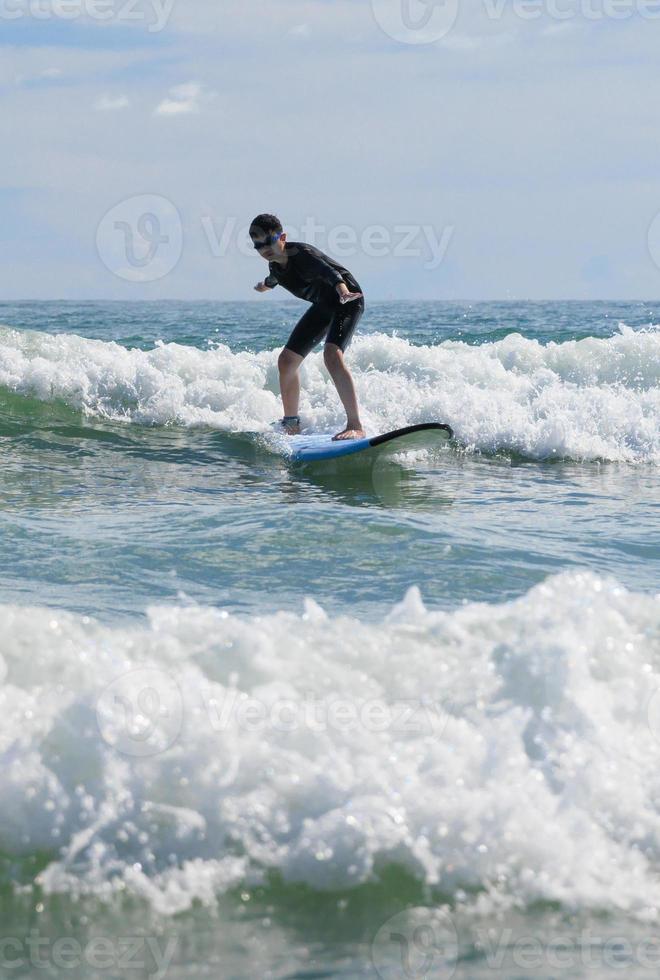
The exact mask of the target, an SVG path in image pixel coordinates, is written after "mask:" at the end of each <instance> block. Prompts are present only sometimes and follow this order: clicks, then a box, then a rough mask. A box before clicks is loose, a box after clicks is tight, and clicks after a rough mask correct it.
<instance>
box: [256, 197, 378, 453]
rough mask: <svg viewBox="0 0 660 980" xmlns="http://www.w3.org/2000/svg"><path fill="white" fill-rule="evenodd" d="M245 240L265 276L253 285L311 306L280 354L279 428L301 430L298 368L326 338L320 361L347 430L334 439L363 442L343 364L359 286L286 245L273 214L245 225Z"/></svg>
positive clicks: (301, 248)
mask: <svg viewBox="0 0 660 980" xmlns="http://www.w3.org/2000/svg"><path fill="white" fill-rule="evenodd" d="M250 238H251V239H252V242H253V244H254V247H255V248H256V249H257V251H258V252H259V255H261V257H262V258H264V259H266V261H267V262H268V268H269V273H268V275H267V276H266V278H265V279H264V281H263V282H259V283H257V285H256V286H255V287H254V288H255V289H256V290H257V292H258V293H264V292H268V291H269V290H271V289H274V288H275V287H276V286H277V285H278V284H279V285H280V286H284V288H285V289H287V290H288V291H289V292H290V293H293V295H294V296H298V297H299V298H300V299H304V300H307V301H308V302H309V303H311V304H312V305H311V306H310V308H309V309H308V310H307V311H306V312H305V313H304V314H303V316H302V318H301V320H300V321H299V322H298V324H297V325H296V326H295V327H294V330H293V333H292V334H291V336H290V337H289V339H288V340H287V342H286V346H285V348H284V350H283V351H282V353H281V354H280V356H279V359H278V362H277V366H278V369H279V372H280V391H281V392H282V404H283V406H284V418H283V419H282V423H281V424H282V427H283V428H284V431H285V432H287V433H288V434H289V435H296V434H297V433H299V432H300V417H299V415H298V402H299V399H300V376H299V374H298V371H299V368H300V365H301V364H302V362H303V361H304V359H305V358H306V357H307V355H308V354H309V352H310V351H311V350H312V349H313V348H314V347H316V345H317V344H318V343H319V342H320V341H321V340H322V339H323V338H324V337H325V347H324V349H323V360H324V361H325V366H326V367H327V369H328V371H329V372H330V376H331V377H332V380H333V381H334V383H335V387H336V389H337V393H338V394H339V397H340V398H341V401H342V404H343V406H344V408H345V409H346V428H345V429H342V431H341V432H338V433H337V435H336V436H334V439H335V440H337V439H362V438H364V430H363V428H362V423H361V422H360V413H359V410H358V404H357V396H356V394H355V386H354V384H353V378H352V377H351V374H350V372H349V370H348V368H347V367H346V364H345V363H344V352H345V350H346V348H347V347H348V345H349V343H350V341H351V338H352V336H353V333H354V331H355V328H356V326H357V324H358V320H359V319H360V317H361V316H362V313H363V312H364V297H363V296H362V290H361V289H360V286H359V284H358V282H357V281H356V280H355V278H354V277H353V276H352V275H351V273H350V272H349V271H348V269H345V268H344V267H343V265H340V264H339V262H335V260H334V259H331V258H330V257H329V256H327V255H325V254H324V253H323V252H321V251H319V249H318V248H315V247H314V246H313V245H306V244H304V243H303V242H288V241H287V240H286V233H285V232H284V230H283V228H282V224H281V222H280V221H279V219H278V218H276V217H275V215H274V214H260V215H258V216H257V217H256V218H255V219H254V221H253V222H252V224H251V225H250Z"/></svg>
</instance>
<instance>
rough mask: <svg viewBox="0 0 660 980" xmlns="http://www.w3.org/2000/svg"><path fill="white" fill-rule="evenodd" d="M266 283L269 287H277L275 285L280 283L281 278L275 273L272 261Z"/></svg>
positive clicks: (269, 264)
mask: <svg viewBox="0 0 660 980" xmlns="http://www.w3.org/2000/svg"><path fill="white" fill-rule="evenodd" d="M264 283H265V284H266V285H267V286H268V288H269V289H275V287H276V286H277V285H278V284H279V279H278V278H277V277H276V276H274V275H273V266H272V263H270V262H269V263H268V275H267V276H266V278H265V279H264Z"/></svg>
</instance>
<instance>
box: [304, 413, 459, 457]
mask: <svg viewBox="0 0 660 980" xmlns="http://www.w3.org/2000/svg"><path fill="white" fill-rule="evenodd" d="M453 435H454V433H453V431H452V429H451V427H450V426H448V425H445V424H444V423H441V422H423V423H422V424H420V425H409V426H407V427H406V428H405V429H395V431H394V432H385V433H383V435H379V436H372V437H371V438H366V439H345V440H340V441H338V442H333V441H332V433H327V434H326V433H319V434H316V435H300V436H290V437H289V438H288V439H287V442H288V444H289V448H290V450H291V459H292V460H293V461H294V462H299V463H313V462H317V461H318V460H324V459H338V458H339V457H341V456H355V455H356V454H357V453H365V452H371V451H377V452H392V453H406V452H412V451H414V450H419V449H434V448H436V447H437V446H440V445H442V444H443V443H446V442H448V440H449V439H451V438H452V437H453Z"/></svg>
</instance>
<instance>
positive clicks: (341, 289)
mask: <svg viewBox="0 0 660 980" xmlns="http://www.w3.org/2000/svg"><path fill="white" fill-rule="evenodd" d="M337 292H338V293H339V302H340V303H352V302H353V300H355V299H359V298H360V296H362V293H352V292H351V291H350V290H349V288H348V286H347V285H346V283H345V282H339V283H337Z"/></svg>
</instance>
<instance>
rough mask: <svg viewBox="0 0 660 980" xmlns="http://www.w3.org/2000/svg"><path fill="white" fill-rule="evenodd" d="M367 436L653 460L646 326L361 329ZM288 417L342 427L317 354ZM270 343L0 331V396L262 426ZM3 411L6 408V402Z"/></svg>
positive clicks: (655, 439)
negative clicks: (601, 332) (554, 332)
mask: <svg viewBox="0 0 660 980" xmlns="http://www.w3.org/2000/svg"><path fill="white" fill-rule="evenodd" d="M350 364H351V367H352V370H353V372H354V375H355V379H356V384H357V387H358V391H359V396H360V401H361V405H362V414H363V421H364V423H365V425H366V426H367V428H368V430H369V431H371V432H379V431H388V430H390V429H394V428H398V427H401V426H405V425H412V424H415V423H417V422H423V421H428V420H440V421H443V422H448V423H450V424H451V426H452V427H453V429H454V431H455V433H456V436H457V439H458V441H459V442H460V443H461V444H462V445H463V446H465V447H466V448H467V449H468V450H471V451H481V452H489V453H497V452H510V453H516V454H519V455H522V456H524V457H527V458H531V459H552V458H572V459H577V460H611V461H623V462H631V463H654V464H657V463H658V462H659V461H660V424H659V423H660V331H659V330H658V329H656V328H654V327H650V328H647V329H644V330H638V331H633V330H631V329H630V328H628V327H626V326H625V325H621V327H620V330H619V333H617V334H616V335H615V336H613V337H610V338H607V339H602V338H586V339H583V340H574V341H565V342H564V343H548V344H545V345H543V344H541V343H539V342H538V341H536V340H530V339H526V338H525V337H522V336H521V335H520V334H509V335H508V336H507V337H505V338H504V339H502V340H499V341H496V342H493V343H484V344H481V345H470V344H465V343H461V342H458V341H445V342H444V343H441V344H438V345H436V346H426V347H425V346H413V345H411V344H410V343H409V342H408V341H406V340H403V339H400V338H397V337H391V336H386V335H383V334H371V335H367V336H362V337H360V338H358V339H357V340H356V341H355V343H354V345H353V347H352V348H351V350H350ZM302 370H303V397H302V403H301V412H302V415H303V420H304V422H305V423H306V424H307V425H308V426H310V427H313V428H314V429H316V430H321V431H325V430H330V429H333V428H334V427H336V426H337V425H338V424H339V423H341V422H342V415H341V412H340V405H339V401H338V399H337V395H336V392H335V390H334V386H333V385H332V383H331V381H330V379H329V377H328V375H327V372H326V371H325V370H324V368H323V361H322V356H321V354H313V355H312V356H310V357H309V358H308V359H307V361H306V362H305V364H304V366H303V369H302ZM278 390H279V388H278V378H277V351H262V352H260V353H257V354H253V353H249V352H238V353H234V352H232V351H231V350H230V349H229V347H227V346H224V345H218V346H215V347H212V348H209V349H208V350H200V349H198V348H195V347H187V346H182V345H180V344H174V343H169V344H165V343H159V344H158V345H157V346H156V347H155V348H153V349H152V350H149V351H143V350H139V349H130V350H129V349H126V348H125V347H122V346H120V345H119V344H116V343H113V342H104V341H101V340H88V339H85V338H83V337H78V336H75V335H62V334H60V335H56V336H52V335H49V334H45V333H39V332H34V331H26V332H18V331H15V330H11V329H9V328H6V327H4V328H0V400H2V394H3V393H4V401H5V410H7V407H6V406H7V405H8V404H9V402H8V399H9V398H10V396H12V395H14V396H16V395H18V396H20V397H21V398H22V399H25V400H26V401H25V412H26V413H28V414H29V413H30V412H32V411H34V410H35V402H39V403H40V404H44V403H45V404H47V405H50V406H52V407H53V410H55V409H56V408H57V410H63V408H67V409H68V410H73V411H77V412H81V413H84V414H85V415H86V416H89V417H91V418H97V419H110V420H113V421H118V422H123V423H131V424H137V425H142V426H156V425H157V426H163V425H177V426H182V427H198V426H207V427H208V426H210V427H212V428H215V429H219V430H223V431H226V432H254V431H264V432H266V431H268V428H269V425H270V423H271V422H272V420H273V419H275V418H277V417H278V416H279V415H280V414H281V410H280V402H279V397H278ZM9 410H11V411H15V410H16V403H15V398H14V402H13V404H11V405H10V408H9Z"/></svg>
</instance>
